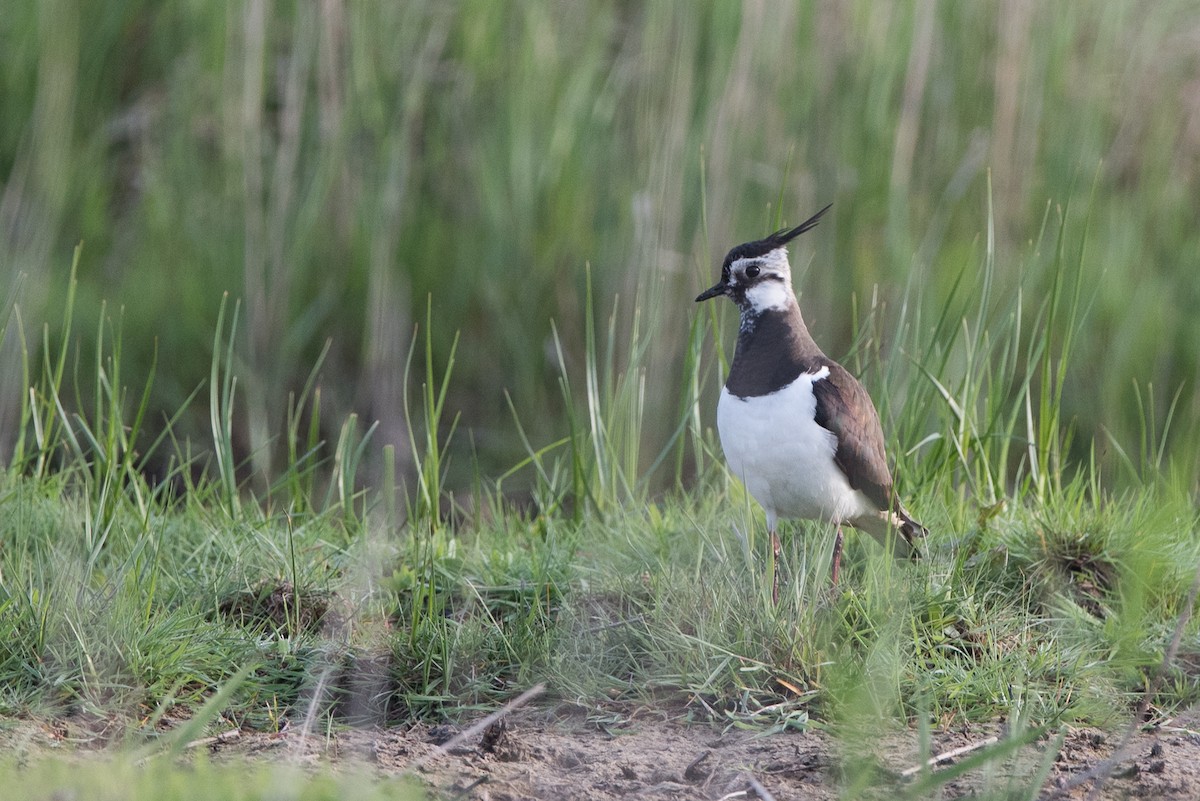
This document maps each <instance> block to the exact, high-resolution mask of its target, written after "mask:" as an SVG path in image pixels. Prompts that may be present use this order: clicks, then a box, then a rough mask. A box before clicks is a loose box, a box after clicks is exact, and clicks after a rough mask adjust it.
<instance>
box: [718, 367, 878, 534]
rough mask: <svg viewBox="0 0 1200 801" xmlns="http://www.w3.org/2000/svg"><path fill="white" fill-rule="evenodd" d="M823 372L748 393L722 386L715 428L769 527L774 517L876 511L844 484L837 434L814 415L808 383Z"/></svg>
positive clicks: (838, 517) (837, 516) (837, 517)
mask: <svg viewBox="0 0 1200 801" xmlns="http://www.w3.org/2000/svg"><path fill="white" fill-rule="evenodd" d="M828 375H829V369H828V368H826V367H823V368H821V370H820V371H818V372H816V373H804V374H801V375H800V377H799V378H797V379H796V380H795V381H793V382H792V383H791V384H789V385H788V386H786V387H784V388H783V389H781V390H778V391H777V392H773V393H771V394H770V395H762V396H759V397H752V398H739V397H737V396H736V395H733V394H731V393H730V392H729V390H728V389H722V390H721V400H720V402H719V403H718V404H717V430H718V432H719V433H720V435H721V447H722V448H723V449H724V451H725V459H726V461H727V462H728V463H729V469H730V470H732V471H733V474H734V475H735V476H737V477H738V478H739V479H741V480H742V483H743V484H745V485H746V489H747V490H748V491H749V492H750V494H751V495H752V496H753V497H754V499H755V500H756V501H758V502H759V503H760V504H761V505H762V507H763V509H765V510H766V513H767V525H768V527H769V528H770V529H771V530H774V529H775V522H776V520H777V518H780V517H784V518H794V517H799V518H807V519H818V520H827V521H830V522H835V523H840V522H843V521H845V520H849V519H852V518H855V517H858V516H860V515H864V514H871V513H873V512H875V511H876V510H875V508H874V506H873V504H871V502H870V501H869V500H868V499H867V498H866V496H865V495H863V494H862V493H861V492H858V491H857V490H854V489H852V488H851V487H850V483H849V482H848V481H847V480H846V476H845V474H844V473H842V471H841V469H840V468H839V467H838V466H837V464H836V463H835V462H834V461H833V455H834V453H835V452H836V450H837V441H836V439H835V438H834V436H833V434H832V433H831V432H829V431H827V430H826V429H824V428H821V427H820V426H819V425H817V423H816V420H815V419H814V418H815V415H816V408H817V399H816V396H815V395H813V384H814V383H815V382H816V381H821V380H824V379H825V378H826V377H827V376H828Z"/></svg>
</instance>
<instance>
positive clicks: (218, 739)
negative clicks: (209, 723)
mask: <svg viewBox="0 0 1200 801" xmlns="http://www.w3.org/2000/svg"><path fill="white" fill-rule="evenodd" d="M241 736H242V730H241V729H230V730H229V731H223V732H221V733H220V734H218V735H216V736H215V737H201V738H200V739H199V740H192V741H191V742H190V743H188V744H187V745H185V746H184V748H204V747H205V746H210V745H224V744H225V743H231V742H233V741H234V740H236V739H238V738H239V737H241Z"/></svg>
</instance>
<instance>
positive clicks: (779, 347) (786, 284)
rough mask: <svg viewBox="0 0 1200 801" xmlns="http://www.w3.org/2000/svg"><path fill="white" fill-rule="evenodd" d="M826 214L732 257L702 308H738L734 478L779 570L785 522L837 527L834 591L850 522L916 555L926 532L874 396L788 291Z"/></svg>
mask: <svg viewBox="0 0 1200 801" xmlns="http://www.w3.org/2000/svg"><path fill="white" fill-rule="evenodd" d="M831 205H832V204H831ZM829 208H830V207H829V206H826V207H825V208H823V209H821V210H820V211H818V212H817V213H816V214H814V215H813V216H812V217H810V218H809V219H807V220H805V221H804V222H802V223H801V224H800V225H797V226H796V227H795V228H785V229H783V230H780V231H776V232H775V233H773V234H771V235H770V236H768V237H767V238H766V239H759V240H757V241H755V242H747V243H746V244H744V245H738V246H737V247H735V248H734V249H733V250H731V251H729V253H728V254H726V256H725V261H724V263H723V264H722V265H721V280H720V281H718V282H717V283H716V284H714V285H713V286H712V287H711V288H709V289H706V290H704V291H703V292H701V293H700V295H699V296H698V297H697V298H696V301H697V302H699V301H702V300H708V299H709V298H715V297H720V296H722V295H724V296H726V297H728V298H729V299H730V300H732V301H733V302H734V303H735V304H737V307H738V311H739V312H741V323H740V325H739V327H738V337H737V347H736V349H735V351H734V355H733V363H732V364H731V365H730V368H729V378H728V380H726V382H725V387H724V389H722V390H721V399H720V401H719V402H718V404H717V430H718V432H719V434H720V437H721V447H722V449H724V451H725V459H726V461H727V462H728V463H729V467H730V469H731V470H732V471H733V474H734V475H735V476H737V477H738V478H739V479H741V481H742V483H743V484H745V485H746V489H747V490H748V491H749V493H750V495H751V496H753V497H754V499H755V500H756V501H758V503H759V504H761V505H762V507H763V509H764V510H765V511H766V513H767V528H768V529H769V530H770V533H771V548H772V552H773V554H774V556H775V564H776V565H778V563H779V558H780V550H781V549H780V543H779V533H778V531H777V525H778V521H779V519H780V518H804V519H811V520H822V521H826V522H828V523H832V524H833V525H835V526H836V527H837V537H836V539H835V540H834V546H833V564H832V567H831V576H832V581H833V583H834V584H836V583H837V580H838V571H839V568H840V566H841V559H842V524H844V523H848V524H850V525H852V526H854V527H855V528H858V529H862V530H863V531H866V532H867V533H868V534H870V535H872V536H873V537H875V539H877V540H879V541H880V542H881V543H884V544H885V545H890V547H891V548H892V549H893V552H894V553H895V555H896V556H897V557H908V558H917V557H919V556H920V553H919V551H918V550H917V544H916V541H917V540H918V539H919V538H921V537H924V536H925V535H926V531H925V528H924V526H922V525H921V524H920V523H918V522H917V521H915V520H913V518H912V516H911V515H910V514H909V513H908V511H907V510H906V509H905V508H904V505H903V504H901V503H900V499H899V498H897V497H896V494H895V491H894V489H893V487H892V475H891V473H890V472H889V470H888V464H887V457H886V456H885V455H884V451H883V429H882V428H881V427H880V424H879V413H878V412H876V411H875V405H874V404H873V403H872V402H871V398H870V396H869V395H867V391H866V390H865V389H863V386H862V384H860V383H859V382H858V380H857V379H856V378H855V377H854V376H852V375H850V373H848V372H847V371H846V369H845V368H843V367H842V366H841V365H840V364H838V363H837V362H835V361H834V360H833V359H830V358H829V357H828V356H826V355H825V354H824V353H823V352H822V351H821V349H820V348H819V347H817V343H816V342H814V341H813V338H812V336H811V335H810V334H809V333H808V326H806V325H805V324H804V318H803V317H802V316H801V315H800V306H799V305H798V304H797V303H796V295H795V293H794V292H793V290H792V274H791V267H790V265H789V264H788V254H787V244H788V242H790V241H791V240H792V239H794V238H796V237H797V236H799V235H800V234H802V233H804V232H805V231H807V230H809V229H811V228H813V227H814V226H815V225H816V224H817V222H818V221H819V220H820V219H821V215H823V214H824V213H825V212H827V211H829ZM777 570H778V567H776V571H777ZM777 576H778V573H777V572H776V574H775V575H774V576H773V577H772V587H773V596H774V597H775V599H776V601H778V591H779V589H778V578H777Z"/></svg>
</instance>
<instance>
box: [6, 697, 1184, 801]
mask: <svg viewBox="0 0 1200 801" xmlns="http://www.w3.org/2000/svg"><path fill="white" fill-rule="evenodd" d="M71 728H72V727H71V726H70V725H69V724H63V725H61V726H59V727H57V728H56V729H54V730H53V731H43V732H42V734H41V736H40V737H39V738H36V739H44V740H47V741H48V740H53V739H57V738H60V737H61V738H64V739H66V740H70V741H74V742H75V743H80V739H79V738H78V737H76V736H73V733H72V731H71ZM474 728H475V727H453V726H425V725H417V726H412V727H407V728H391V729H353V730H343V731H341V732H339V733H336V734H335V735H332V736H329V735H327V733H326V732H322V733H321V735H320V736H316V735H314V736H308V737H305V736H302V735H301V734H299V733H298V731H297V730H296V728H293V729H291V730H285V731H283V732H281V733H276V734H265V733H246V732H239V731H237V730H236V729H233V730H230V731H228V732H225V733H224V734H222V735H219V736H216V737H208V738H204V739H203V740H199V741H197V742H195V743H193V744H192V750H193V751H199V750H207V751H209V752H210V753H211V754H212V755H213V757H214V758H215V759H218V760H222V761H223V760H239V759H250V760H255V761H257V760H272V761H296V762H299V763H301V764H306V765H312V766H315V765H319V764H333V765H339V764H343V765H344V764H357V765H364V764H365V765H366V766H368V767H369V768H370V769H371V770H372V771H375V772H378V773H380V774H382V775H385V776H389V775H390V776H398V775H401V774H405V775H409V776H415V777H417V778H418V779H419V780H420V781H421V782H422V783H423V784H424V786H425V787H426V789H427V791H428V793H429V795H430V797H431V798H434V799H453V800H454V801H459V800H460V799H475V800H476V801H513V800H515V799H562V800H563V801H573V800H574V799H589V801H591V800H595V801H605V799H616V798H639V799H713V800H716V799H754V798H760V799H771V798H774V799H778V800H779V801H784V799H818V800H821V799H834V798H837V797H838V796H839V792H840V790H841V788H843V787H844V786H845V785H846V783H847V782H853V781H854V779H855V777H863V776H864V775H865V776H867V777H869V781H868V782H867V784H868V786H870V787H872V788H874V789H873V790H868V791H867V792H865V793H864V795H865V796H866V797H878V798H887V797H888V796H895V795H896V794H897V792H898V791H899V790H901V789H902V788H903V787H904V786H905V785H906V784H908V783H909V782H912V781H918V780H919V777H916V778H914V777H913V776H911V775H908V776H906V775H905V771H909V773H910V774H911V773H915V766H916V765H917V763H918V761H919V759H918V754H919V753H920V749H919V748H918V745H917V736H916V734H915V733H913V732H892V733H887V734H881V735H879V736H878V737H875V738H873V739H872V740H871V741H870V742H869V743H866V744H863V743H860V744H858V745H856V746H853V747H851V746H848V745H846V744H845V743H844V742H842V741H839V740H838V739H837V738H836V737H835V736H833V735H832V734H830V733H828V732H825V731H821V730H809V731H806V732H796V731H789V732H783V733H764V732H756V731H746V730H741V729H736V728H722V727H717V726H712V725H702V724H695V723H692V724H687V723H683V722H680V721H678V720H674V719H671V718H669V717H668V716H666V715H664V714H663V713H662V712H652V711H643V712H641V713H634V714H628V715H624V716H620V717H615V716H614V717H605V716H595V715H588V714H586V713H584V712H581V711H579V710H577V709H576V708H573V707H572V708H558V709H553V710H520V711H518V712H515V713H513V714H512V715H511V716H509V717H508V718H505V719H504V720H503V721H501V722H500V723H497V724H494V725H492V726H489V727H487V728H484V729H482V730H481V731H474V730H473V729H474ZM1002 735H1003V732H1002V731H1001V730H1000V729H999V727H972V728H965V729H961V730H955V731H947V732H940V733H935V734H934V735H933V738H932V753H933V754H944V753H946V752H948V751H951V750H954V749H967V748H969V747H971V746H978V745H981V744H985V743H987V742H991V741H990V740H989V738H991V737H996V736H1002ZM1123 736H1124V735H1123V733H1122V732H1101V731H1098V730H1095V729H1077V730H1070V731H1068V733H1067V736H1066V739H1065V741H1064V742H1063V744H1062V747H1061V749H1060V751H1059V753H1058V755H1057V758H1056V759H1055V761H1054V764H1053V766H1052V768H1051V771H1050V774H1049V778H1048V780H1047V781H1046V783H1045V785H1044V787H1043V788H1042V796H1041V797H1042V798H1043V799H1051V798H1063V799H1072V800H1076V799H1084V798H1088V793H1089V792H1090V791H1092V789H1093V787H1094V783H1093V782H1092V781H1080V780H1081V778H1083V777H1086V776H1088V775H1095V771H1097V770H1098V769H1099V768H1101V767H1102V766H1104V765H1105V763H1106V762H1108V761H1109V760H1110V758H1111V757H1112V755H1113V752H1114V750H1115V749H1116V748H1117V747H1118V745H1119V744H1120V741H1121V740H1122V738H1123ZM6 739H7V738H6ZM47 744H48V743H47ZM1052 744H1053V743H1052V740H1050V739H1045V740H1042V741H1040V742H1034V743H1032V744H1030V745H1029V746H1026V747H1025V748H1023V749H1022V750H1020V751H1018V752H1017V753H1015V754H1013V755H1011V756H1010V757H1009V758H1008V759H1007V760H1003V761H1001V762H1000V763H999V764H1000V767H995V766H993V767H992V768H990V771H991V772H990V774H986V775H985V771H987V770H989V769H982V770H977V771H973V772H967V773H964V774H963V775H962V776H959V777H957V778H955V779H954V780H953V781H951V782H949V783H948V784H946V786H945V787H944V788H943V790H942V792H941V796H940V797H942V798H963V797H972V796H973V795H975V794H977V793H979V792H980V791H982V790H985V789H991V790H993V791H995V790H1000V789H1003V788H1004V787H1005V782H1007V781H1011V782H1012V787H1013V788H1014V789H1015V788H1028V786H1029V783H1030V781H1031V779H1032V777H1033V776H1034V775H1036V771H1037V769H1038V767H1039V765H1041V764H1044V761H1045V759H1046V758H1047V754H1046V752H1047V749H1048V748H1049V747H1050V746H1051V745H1052ZM5 745H6V746H8V748H6V749H5V750H9V749H10V748H11V747H12V745H13V742H12V740H11V739H9V741H8V742H7V743H5ZM24 745H25V747H27V748H28V747H30V746H34V747H33V750H35V751H37V750H42V749H38V748H37V747H36V744H35V743H33V742H31V741H30V740H29V739H28V738H25V743H24ZM993 747H994V746H993ZM84 750H87V749H86V748H85V749H84ZM850 750H853V751H854V752H855V753H852V754H851V753H847V752H848V751H850ZM99 753H103V750H101V751H100V752H99ZM971 753H973V752H970V751H968V752H966V753H964V754H962V755H961V756H959V757H958V759H969V758H970V754H971ZM954 762H955V760H954V759H950V760H947V761H946V762H945V763H943V764H941V765H939V766H937V767H935V768H934V771H935V773H937V772H940V771H952V770H953V765H954ZM1109 764H1110V767H1111V770H1110V771H1109V775H1108V778H1107V779H1106V780H1105V781H1104V782H1103V784H1102V785H1101V787H1100V791H1099V793H1098V794H1097V795H1095V796H1092V798H1096V799H1104V800H1105V801H1109V800H1112V799H1134V798H1136V799H1167V800H1168V801H1184V799H1187V800H1188V801H1192V800H1193V799H1197V798H1200V712H1192V713H1189V715H1187V716H1180V717H1177V718H1175V719H1173V720H1169V721H1166V722H1165V723H1163V724H1161V725H1160V726H1158V727H1156V728H1155V729H1154V730H1152V731H1142V732H1138V733H1137V734H1136V735H1134V736H1133V738H1132V739H1131V740H1130V742H1129V744H1128V746H1127V747H1126V749H1125V751H1124V755H1123V756H1122V757H1120V758H1118V759H1117V760H1115V761H1111V762H1109ZM909 769H913V770H909ZM1089 772H1091V773H1089ZM1026 792H1028V790H1027V789H1026Z"/></svg>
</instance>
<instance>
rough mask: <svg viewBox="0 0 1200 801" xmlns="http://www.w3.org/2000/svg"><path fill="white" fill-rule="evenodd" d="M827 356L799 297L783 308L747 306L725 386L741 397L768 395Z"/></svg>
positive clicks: (813, 370)
mask: <svg viewBox="0 0 1200 801" xmlns="http://www.w3.org/2000/svg"><path fill="white" fill-rule="evenodd" d="M826 360H827V359H826V356H825V354H824V353H822V352H821V349H820V348H819V347H817V343H816V342H814V341H813V338H812V335H811V334H809V333H808V326H807V325H805V324H804V318H803V317H802V316H801V315H800V307H799V306H798V305H797V304H796V301H795V300H792V302H791V303H788V304H787V305H786V306H784V307H783V308H781V309H779V308H774V309H764V310H762V311H756V310H754V309H743V310H742V319H741V325H740V327H739V329H738V338H737V348H736V350H735V351H734V355H733V364H732V365H731V366H730V370H729V379H728V380H727V381H726V382H725V386H726V387H728V388H729V391H730V392H732V393H733V394H734V395H737V396H739V397H750V396H757V395H766V394H769V393H770V392H773V391H774V390H776V389H778V388H779V387H781V386H786V385H787V384H790V383H791V382H792V381H795V380H796V378H797V377H798V376H799V375H800V374H801V373H809V372H815V371H816V370H818V369H819V368H820V366H821V365H822V363H823V362H824V361H826Z"/></svg>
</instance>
